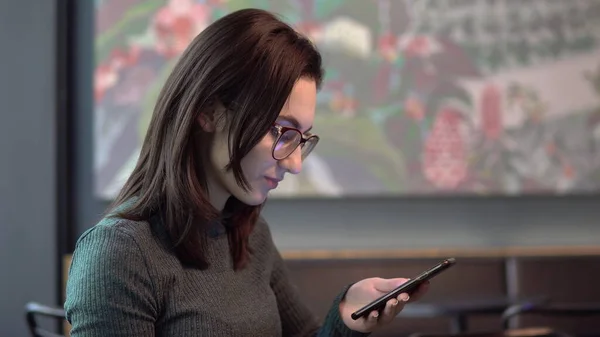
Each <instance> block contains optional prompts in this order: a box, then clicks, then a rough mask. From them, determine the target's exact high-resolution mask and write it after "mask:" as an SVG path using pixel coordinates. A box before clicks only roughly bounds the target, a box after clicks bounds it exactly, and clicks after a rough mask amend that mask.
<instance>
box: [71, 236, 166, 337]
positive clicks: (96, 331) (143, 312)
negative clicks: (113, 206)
mask: <svg viewBox="0 0 600 337" xmlns="http://www.w3.org/2000/svg"><path fill="white" fill-rule="evenodd" d="M66 294H67V296H66V301H65V312H66V316H67V320H68V321H69V322H70V323H71V325H72V329H71V336H73V337H83V336H86V337H87V336H89V337H92V336H154V323H155V320H156V317H157V313H158V309H157V307H158V306H157V301H156V300H155V297H154V294H155V292H154V287H153V283H152V279H151V278H150V275H149V273H148V269H147V265H146V261H145V260H144V257H143V256H142V253H141V251H140V248H139V246H138V245H137V244H136V242H135V240H134V238H133V237H132V236H131V235H129V234H127V233H126V232H125V231H123V230H121V229H119V228H118V227H116V226H103V225H96V226H95V227H93V228H91V229H89V230H88V231H87V232H86V233H84V234H83V235H82V237H81V238H80V239H79V240H78V242H77V246H76V248H75V252H74V253H73V260H72V262H71V267H70V270H69V278H68V281H67V287H66Z"/></svg>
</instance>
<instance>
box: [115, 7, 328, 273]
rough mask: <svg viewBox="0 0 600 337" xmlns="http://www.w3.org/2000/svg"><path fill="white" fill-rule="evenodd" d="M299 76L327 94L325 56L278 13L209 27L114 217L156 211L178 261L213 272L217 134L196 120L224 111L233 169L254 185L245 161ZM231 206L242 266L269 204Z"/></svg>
mask: <svg viewBox="0 0 600 337" xmlns="http://www.w3.org/2000/svg"><path fill="white" fill-rule="evenodd" d="M301 77H308V78H311V79H313V80H315V82H316V83H317V88H320V86H321V82H322V78H323V69H322V66H321V55H320V54H319V52H318V51H317V50H316V48H315V47H314V46H313V44H312V43H311V42H310V41H309V40H308V39H307V38H305V37H304V36H302V35H300V34H298V33H297V32H296V31H295V30H294V29H293V28H292V27H290V26H289V25H287V24H285V23H284V22H282V21H281V20H279V19H278V18H277V17H276V16H275V15H273V14H271V13H269V12H267V11H264V10H259V9H243V10H239V11H236V12H233V13H231V14H229V15H227V16H224V17H223V18H221V19H219V20H217V21H215V22H214V23H212V24H211V25H210V26H208V27H207V28H206V29H205V30H203V31H202V32H201V33H200V34H199V35H198V36H197V37H196V38H195V39H194V40H193V41H192V42H191V44H190V45H189V46H188V48H187V49H186V50H185V51H184V52H183V54H182V55H181V57H180V59H179V60H178V62H177V64H176V65H175V68H174V69H173V71H172V73H171V74H170V76H169V77H168V79H167V80H166V83H165V84H164V87H163V88H162V91H161V92H160V95H159V96H158V100H157V102H156V106H155V108H154V112H153V115H152V119H151V121H150V125H149V127H148V130H147V133H146V136H145V139H144V142H143V145H142V148H141V152H140V156H139V159H138V162H137V165H136V167H135V169H134V170H133V172H132V174H131V176H130V177H129V179H128V180H127V182H126V183H125V185H124V186H123V188H122V189H121V191H120V193H119V195H118V196H117V198H116V199H115V201H114V202H113V205H112V206H111V209H114V208H115V207H118V206H121V205H122V204H124V203H126V202H131V204H130V205H129V206H127V207H126V208H123V209H122V210H121V211H119V212H118V213H115V214H117V216H119V217H122V218H126V219H131V220H138V221H139V220H148V219H149V218H150V217H152V216H154V215H156V214H159V215H160V216H161V218H162V219H163V221H162V223H163V224H164V226H165V229H166V231H167V233H168V235H169V236H170V238H171V240H172V242H173V244H174V250H175V253H176V254H177V256H178V257H179V259H180V260H181V261H182V262H183V263H185V264H187V265H191V266H195V267H198V268H206V267H207V266H208V263H207V261H206V259H205V255H204V252H203V248H202V246H203V245H202V243H203V231H205V230H206V226H207V224H208V223H209V222H210V221H212V220H214V219H216V218H217V217H218V216H219V212H218V210H216V209H215V208H214V207H213V206H212V205H211V203H210V201H209V199H208V192H207V171H206V169H207V167H209V165H210V162H209V151H210V146H211V143H212V140H213V137H212V134H211V133H208V132H205V131H204V130H203V129H202V128H201V127H199V125H198V122H197V120H198V116H199V114H200V113H208V112H209V110H210V109H211V107H213V106H214V104H215V102H219V103H221V104H222V105H223V106H224V107H225V108H226V111H227V112H226V119H227V122H228V125H229V131H230V139H229V146H230V153H231V158H230V163H229V165H228V167H227V168H228V169H229V170H232V171H233V173H234V176H235V179H236V180H237V182H238V184H240V186H242V187H244V188H246V189H247V188H248V186H249V185H248V183H247V181H246V179H245V177H244V175H243V172H242V168H241V161H242V158H244V156H246V154H248V153H249V152H250V150H251V149H252V148H253V147H254V146H255V145H256V144H258V142H259V141H260V140H261V139H262V138H263V137H264V135H265V134H266V133H267V132H268V130H269V129H270V127H271V125H272V124H273V123H274V122H275V120H276V119H277V117H278V115H279V113H280V111H281V109H282V108H283V105H284V104H285V101H286V100H287V98H288V96H289V95H290V93H291V91H292V87H293V86H294V84H295V82H296V81H297V80H298V79H299V78H301ZM232 199H233V200H232ZM232 203H233V204H234V206H235V207H234V209H235V212H234V214H233V216H232V220H231V221H232V224H231V226H228V227H227V235H228V239H229V243H230V249H231V255H232V258H233V263H234V267H235V269H239V268H242V267H243V266H244V265H245V264H246V263H247V261H248V259H249V249H248V237H249V236H250V233H251V232H252V228H253V227H254V224H255V222H256V220H257V218H258V216H259V213H260V209H261V207H262V205H260V206H248V205H244V204H242V203H241V202H240V201H238V200H237V199H235V198H234V197H231V198H230V200H229V201H228V205H230V204H232Z"/></svg>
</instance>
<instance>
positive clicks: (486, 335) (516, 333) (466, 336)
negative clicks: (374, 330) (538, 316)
mask: <svg viewBox="0 0 600 337" xmlns="http://www.w3.org/2000/svg"><path fill="white" fill-rule="evenodd" d="M409 337H573V336H571V335H569V334H565V333H562V332H559V331H555V330H553V329H550V328H545V327H540V328H527V329H509V330H504V331H497V332H465V333H457V334H452V333H449V334H422V333H414V334H411V335H410V336H409Z"/></svg>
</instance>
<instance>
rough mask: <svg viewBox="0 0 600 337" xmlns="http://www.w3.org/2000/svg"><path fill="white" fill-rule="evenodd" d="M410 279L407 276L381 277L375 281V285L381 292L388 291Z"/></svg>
mask: <svg viewBox="0 0 600 337" xmlns="http://www.w3.org/2000/svg"><path fill="white" fill-rule="evenodd" d="M408 280H409V279H407V278H392V279H380V280H378V281H377V282H374V283H373V287H374V288H375V290H377V291H379V292H382V293H387V292H390V291H392V290H394V289H396V288H397V287H398V286H400V285H401V284H403V283H405V282H406V281H408Z"/></svg>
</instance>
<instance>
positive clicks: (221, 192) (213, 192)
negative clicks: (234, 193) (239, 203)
mask: <svg viewBox="0 0 600 337" xmlns="http://www.w3.org/2000/svg"><path fill="white" fill-rule="evenodd" d="M229 197H231V194H229V193H228V192H227V191H226V190H225V189H224V188H223V187H222V186H220V185H215V184H208V199H209V201H210V203H211V205H212V206H213V207H214V208H216V209H217V211H219V212H223V209H224V208H225V204H226V203H227V200H228V199H229Z"/></svg>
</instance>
